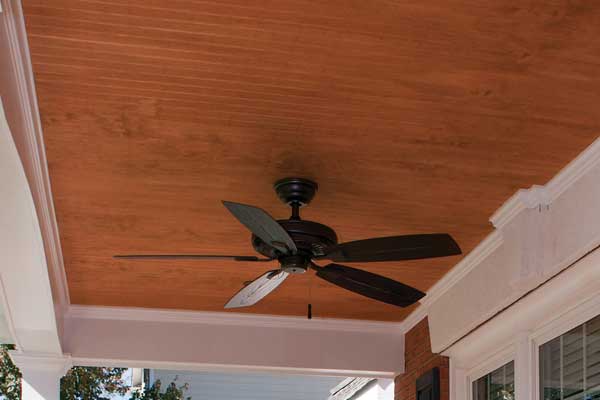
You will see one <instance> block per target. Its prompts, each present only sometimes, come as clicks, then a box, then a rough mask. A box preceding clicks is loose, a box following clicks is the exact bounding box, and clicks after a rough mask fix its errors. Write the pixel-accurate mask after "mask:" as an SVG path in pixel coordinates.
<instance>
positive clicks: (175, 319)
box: [65, 305, 404, 336]
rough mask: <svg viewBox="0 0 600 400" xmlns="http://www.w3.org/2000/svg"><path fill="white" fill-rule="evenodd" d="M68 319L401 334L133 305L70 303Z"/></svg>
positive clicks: (351, 324) (350, 324)
mask: <svg viewBox="0 0 600 400" xmlns="http://www.w3.org/2000/svg"><path fill="white" fill-rule="evenodd" d="M65 317H66V318H68V319H77V318H84V319H95V320H119V321H144V322H157V323H189V324H218V325H227V326H253V327H257V326H258V327H263V328H264V327H272V328H284V329H304V330H321V331H339V332H363V333H381V334H391V335H396V336H401V335H402V334H403V333H404V331H403V330H402V327H403V325H402V323H400V322H376V321H362V320H350V319H334V318H312V319H310V320H309V319H307V318H306V317H292V316H274V315H263V314H244V313H235V312H212V311H183V310H166V309H149V308H136V307H103V306H79V305H71V306H70V307H69V309H68V312H67V313H66V314H65Z"/></svg>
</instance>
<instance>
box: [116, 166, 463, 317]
mask: <svg viewBox="0 0 600 400" xmlns="http://www.w3.org/2000/svg"><path fill="white" fill-rule="evenodd" d="M317 188H318V186H317V184H316V183H315V182H313V181H310V180H307V179H302V178H285V179H281V180H279V181H277V182H275V184H274V189H275V191H276V192H277V196H278V197H279V199H281V201H283V202H284V203H286V204H287V205H289V206H290V207H291V209H292V215H291V216H290V218H289V219H285V220H278V221H276V220H275V219H273V218H272V217H271V216H270V215H269V214H267V212H265V211H264V210H262V209H260V208H257V207H254V206H250V205H246V204H240V203H233V202H229V201H223V205H224V206H225V207H226V208H227V209H228V210H229V212H231V213H232V214H233V216H234V217H235V218H237V219H238V221H240V222H241V223H242V224H243V225H244V226H246V228H248V229H249V230H250V232H252V239H251V240H252V246H253V247H254V249H255V250H256V251H257V252H258V253H260V254H261V255H262V256H264V257H261V258H259V257H256V256H229V255H196V254H130V255H117V256H114V257H115V258H119V259H134V260H215V259H227V260H232V261H244V262H267V261H273V260H277V261H278V262H279V268H277V269H273V270H270V271H267V272H265V273H264V274H262V275H261V276H259V277H258V278H256V279H255V280H254V281H251V282H249V283H247V284H246V285H245V287H243V288H242V289H241V290H240V291H239V292H238V293H236V294H235V295H234V296H233V297H232V298H231V299H230V300H229V301H228V302H227V304H225V308H238V307H247V306H251V305H253V304H256V303H257V302H258V301H260V300H261V299H262V298H264V297H265V296H266V295H268V294H269V293H271V292H272V291H273V290H275V289H276V288H277V287H278V286H279V285H280V284H281V283H282V282H283V281H284V280H285V279H286V278H287V277H288V276H289V275H290V274H300V273H304V272H306V271H307V270H308V269H312V270H314V271H315V272H316V275H317V276H318V277H319V278H322V279H324V280H326V281H328V282H330V283H332V284H334V285H337V286H340V287H342V288H344V289H347V290H350V291H352V292H355V293H358V294H361V295H363V296H366V297H370V298H372V299H375V300H378V301H382V302H384V303H388V304H393V305H396V306H400V307H407V306H409V305H411V304H413V303H415V302H417V301H419V300H420V299H421V298H422V297H423V296H425V293H423V292H421V291H420V290H418V289H415V288H413V287H411V286H408V285H405V284H403V283H400V282H396V281H394V280H392V279H389V278H386V277H384V276H381V275H377V274H374V273H371V272H367V271H363V270H360V269H356V268H351V267H348V266H345V265H341V264H336V263H331V264H327V265H325V266H319V265H317V264H316V263H315V262H314V261H313V260H331V261H335V262H377V261H403V260H417V259H425V258H433V257H445V256H451V255H457V254H460V253H461V250H460V247H459V246H458V244H457V243H456V242H455V241H454V239H452V237H451V236H450V235H448V234H445V233H435V234H421V235H404V236H389V237H381V238H372V239H364V240H357V241H353V242H346V243H338V241H337V235H336V234H335V231H334V230H333V229H331V228H329V227H328V226H325V225H323V224H320V223H318V222H313V221H306V220H303V219H300V207H302V206H305V205H307V204H309V203H310V201H311V200H312V198H313V197H314V195H315V193H316V192H317Z"/></svg>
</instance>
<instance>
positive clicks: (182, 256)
mask: <svg viewBox="0 0 600 400" xmlns="http://www.w3.org/2000/svg"><path fill="white" fill-rule="evenodd" d="M113 257H114V258H118V259H126V260H233V261H272V260H271V259H270V258H258V257H255V256H224V255H204V254H125V255H117V256H113Z"/></svg>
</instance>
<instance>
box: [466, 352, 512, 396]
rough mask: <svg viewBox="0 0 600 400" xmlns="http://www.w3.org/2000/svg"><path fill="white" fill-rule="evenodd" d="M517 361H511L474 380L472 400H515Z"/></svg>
mask: <svg viewBox="0 0 600 400" xmlns="http://www.w3.org/2000/svg"><path fill="white" fill-rule="evenodd" d="M514 398H515V363H514V361H511V362H509V363H507V364H505V365H503V366H501V367H500V368H498V369H496V370H494V371H492V372H490V373H489V374H487V375H485V376H482V377H481V378H479V379H477V380H476V381H474V382H473V397H472V400H514Z"/></svg>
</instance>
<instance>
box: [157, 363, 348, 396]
mask: <svg viewBox="0 0 600 400" xmlns="http://www.w3.org/2000/svg"><path fill="white" fill-rule="evenodd" d="M153 374H154V379H160V380H161V382H162V383H163V384H167V383H169V382H171V381H172V380H173V379H174V378H175V376H177V377H178V379H177V382H179V383H181V384H183V383H186V382H187V383H189V385H190V390H189V391H188V392H187V395H188V396H191V397H192V400H327V398H328V397H329V394H330V393H329V390H330V389H332V388H333V387H335V386H336V385H337V384H338V383H340V382H341V381H342V380H343V379H344V378H339V377H337V378H333V377H322V376H302V375H267V374H246V373H239V374H223V373H203V372H186V371H167V370H153Z"/></svg>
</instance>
